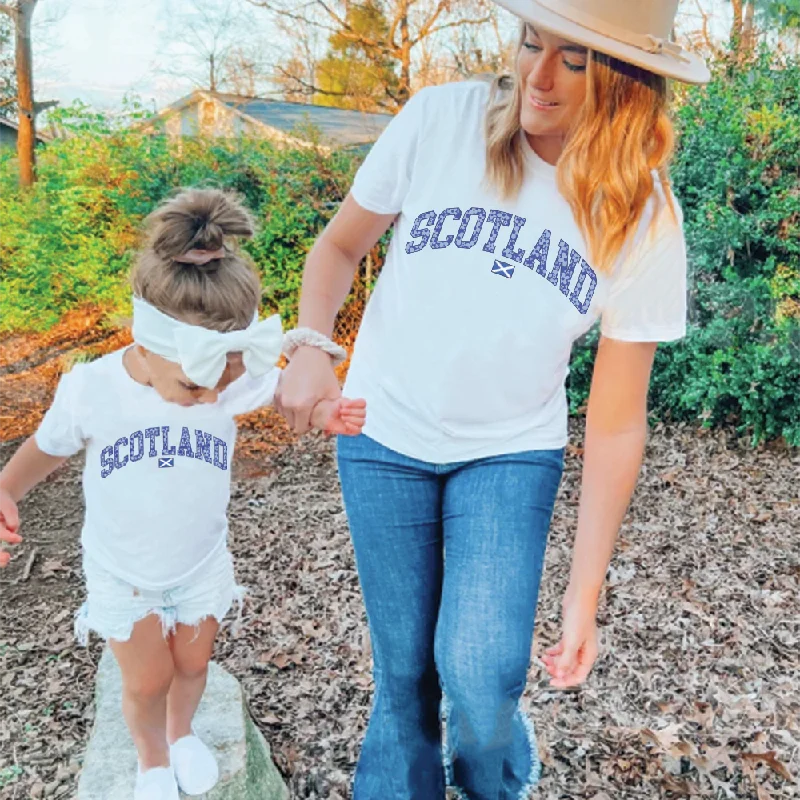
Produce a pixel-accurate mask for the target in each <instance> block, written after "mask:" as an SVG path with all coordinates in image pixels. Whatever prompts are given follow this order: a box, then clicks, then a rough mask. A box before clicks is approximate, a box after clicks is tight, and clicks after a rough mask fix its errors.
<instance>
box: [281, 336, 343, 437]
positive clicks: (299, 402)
mask: <svg viewBox="0 0 800 800" xmlns="http://www.w3.org/2000/svg"><path fill="white" fill-rule="evenodd" d="M341 396H342V390H341V388H340V387H339V380H338V379H337V377H336V373H335V372H334V371H333V362H332V360H331V357H330V356H329V355H328V354H327V353H325V352H323V351H322V350H320V349H319V348H317V347H298V348H297V350H296V351H295V353H294V356H293V357H292V360H291V361H290V362H289V363H288V365H287V366H286V369H285V370H284V371H283V374H282V375H281V381H280V384H279V385H278V389H277V391H276V392H275V399H274V401H273V402H274V405H275V408H276V409H277V410H278V412H279V413H280V414H282V415H283V416H284V417H285V418H286V422H287V423H288V425H289V427H290V428H291V429H292V430H293V431H294V432H295V433H298V434H301V435H302V434H304V433H306V432H307V431H308V430H309V428H310V427H311V425H312V423H311V415H312V413H313V411H314V408H315V406H316V405H317V403H319V402H320V401H321V400H327V401H334V400H338V399H339V398H340V397H341Z"/></svg>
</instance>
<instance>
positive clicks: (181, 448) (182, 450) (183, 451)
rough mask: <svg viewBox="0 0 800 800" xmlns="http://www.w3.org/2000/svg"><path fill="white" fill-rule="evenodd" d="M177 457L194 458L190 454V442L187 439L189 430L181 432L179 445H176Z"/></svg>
mask: <svg viewBox="0 0 800 800" xmlns="http://www.w3.org/2000/svg"><path fill="white" fill-rule="evenodd" d="M178 455H179V456H186V457H187V458H194V453H193V452H192V440H191V438H190V437H189V429H188V428H183V430H182V431H181V443H180V444H179V445H178Z"/></svg>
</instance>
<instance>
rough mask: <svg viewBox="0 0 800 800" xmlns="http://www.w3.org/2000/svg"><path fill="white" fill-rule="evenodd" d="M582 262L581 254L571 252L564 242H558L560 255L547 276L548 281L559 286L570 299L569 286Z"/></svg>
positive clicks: (561, 240) (560, 240)
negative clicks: (576, 268) (579, 263)
mask: <svg viewBox="0 0 800 800" xmlns="http://www.w3.org/2000/svg"><path fill="white" fill-rule="evenodd" d="M580 260H581V257H580V254H579V253H577V252H576V251H575V250H572V251H571V252H570V246H569V245H568V244H567V243H566V242H565V241H564V240H563V239H559V240H558V255H557V256H556V261H555V264H553V269H552V270H550V274H549V275H548V276H547V280H549V281H550V283H552V284H553V286H558V287H559V288H560V289H561V293H562V294H563V295H564V297H569V285H570V283H571V282H572V274H573V272H575V267H577V266H578V262H579V261H580Z"/></svg>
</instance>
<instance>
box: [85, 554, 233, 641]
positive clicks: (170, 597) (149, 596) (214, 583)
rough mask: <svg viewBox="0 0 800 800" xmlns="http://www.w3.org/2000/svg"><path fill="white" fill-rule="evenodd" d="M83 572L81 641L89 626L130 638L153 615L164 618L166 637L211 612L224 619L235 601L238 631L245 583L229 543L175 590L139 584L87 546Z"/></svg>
mask: <svg viewBox="0 0 800 800" xmlns="http://www.w3.org/2000/svg"><path fill="white" fill-rule="evenodd" d="M83 573H84V577H85V580H86V593H87V597H86V602H85V603H84V604H83V605H82V606H81V607H80V609H78V611H77V613H76V614H75V638H76V639H77V640H78V642H79V643H80V644H82V645H86V644H88V641H89V632H90V631H93V632H94V633H96V634H98V635H99V636H100V637H101V638H103V639H115V640H116V641H119V642H125V641H127V640H128V639H130V637H131V632H132V631H133V626H134V625H135V624H136V623H137V622H139V620H142V619H144V618H145V617H147V616H150V615H151V614H157V615H158V616H159V617H160V619H161V625H162V628H163V631H164V636H165V637H166V636H167V635H169V634H170V633H173V632H174V631H175V626H176V625H178V624H180V625H193V626H195V627H197V626H198V625H199V624H200V623H201V622H202V621H203V620H204V619H207V618H208V617H214V618H215V619H216V620H217V621H218V622H220V623H221V622H222V620H223V619H224V617H225V616H226V614H227V613H228V611H230V609H231V608H232V607H233V606H234V604H235V605H236V606H237V609H238V613H237V616H236V621H235V622H234V626H233V630H234V633H236V632H237V629H238V627H239V624H240V623H241V614H242V601H243V599H244V594H245V588H244V587H243V586H239V585H238V584H237V583H236V578H235V577H234V573H233V558H232V557H231V554H230V551H229V550H228V548H227V547H225V546H223V547H221V548H220V550H219V552H218V553H217V554H216V555H214V556H212V557H211V558H210V559H209V562H208V563H207V564H204V565H203V567H202V568H201V569H200V570H199V571H198V572H197V573H195V574H194V575H192V577H191V578H190V579H189V580H188V581H187V582H186V583H184V584H181V585H179V586H175V587H172V588H170V589H140V588H137V587H136V586H133V585H132V584H130V583H128V582H127V581H124V580H122V579H121V578H118V577H116V576H115V575H112V574H111V573H110V572H109V571H108V570H107V569H105V567H103V566H101V565H100V564H98V563H97V561H95V560H94V559H93V558H92V557H91V556H90V555H89V554H88V553H87V552H86V551H85V550H84V552H83Z"/></svg>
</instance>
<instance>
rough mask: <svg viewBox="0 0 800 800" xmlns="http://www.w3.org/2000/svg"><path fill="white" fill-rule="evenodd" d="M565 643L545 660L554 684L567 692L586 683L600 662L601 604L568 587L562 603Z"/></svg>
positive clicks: (556, 647)
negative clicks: (598, 621) (599, 605)
mask: <svg viewBox="0 0 800 800" xmlns="http://www.w3.org/2000/svg"><path fill="white" fill-rule="evenodd" d="M562 609H563V612H562V617H563V622H562V625H563V630H562V634H561V641H560V642H559V643H558V644H557V645H555V646H554V647H551V648H550V649H549V650H548V651H547V652H546V653H545V654H544V655H543V656H542V661H543V662H544V665H545V667H546V668H547V671H548V673H549V674H550V685H551V686H553V687H554V688H556V689H567V688H569V687H570V686H577V685H578V684H580V683H583V682H584V681H585V680H586V678H587V676H588V675H589V673H590V672H591V670H592V666H593V665H594V662H595V660H596V659H597V653H598V646H597V601H596V599H592V598H586V597H582V596H581V595H580V593H579V592H577V591H575V590H573V589H571V588H568V589H567V591H566V593H565V594H564V602H563V604H562Z"/></svg>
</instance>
